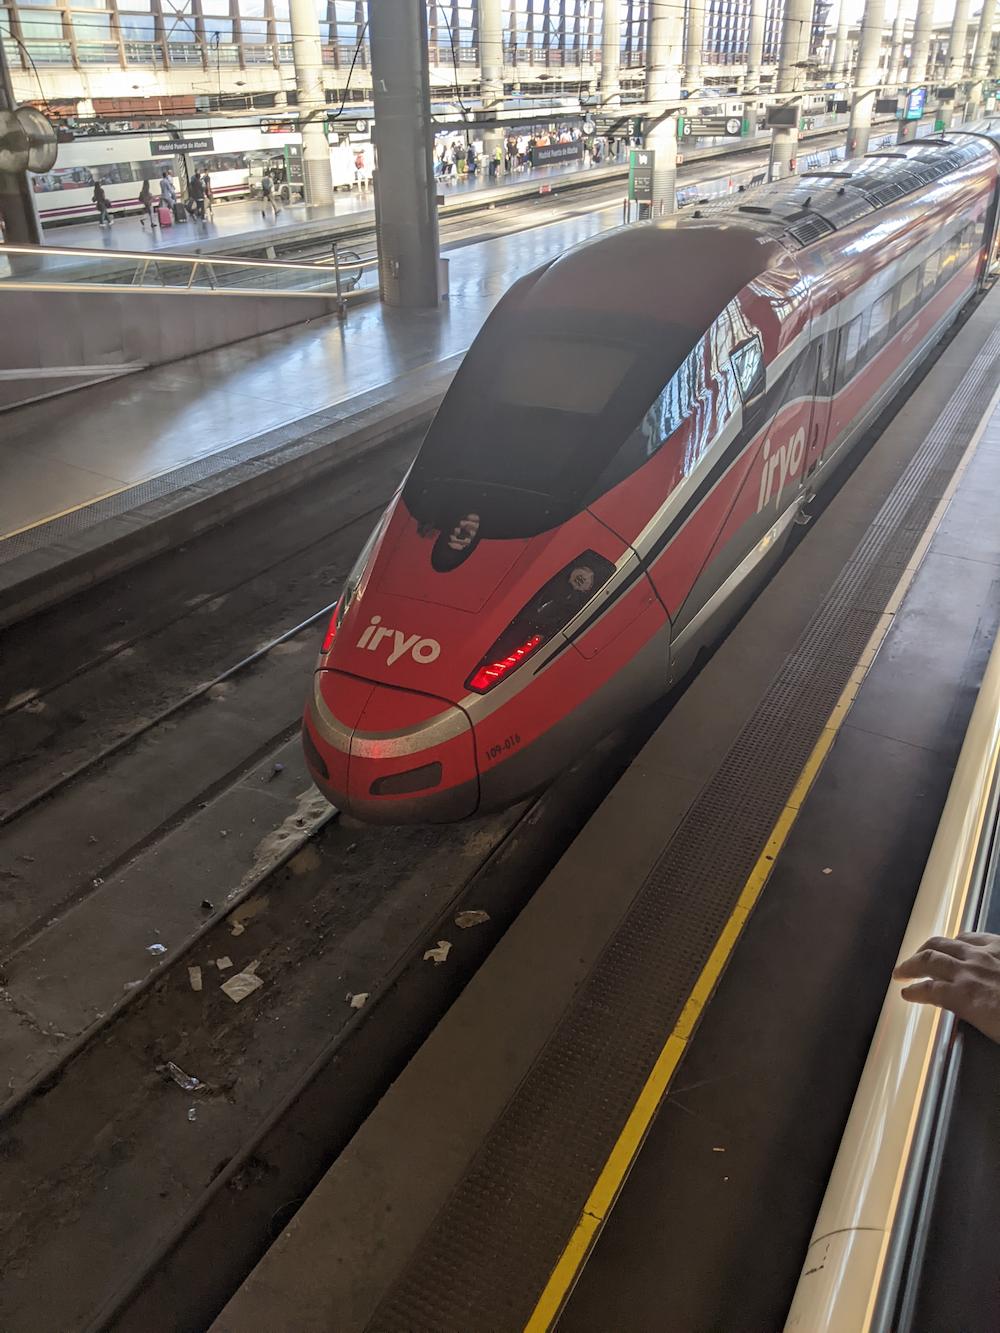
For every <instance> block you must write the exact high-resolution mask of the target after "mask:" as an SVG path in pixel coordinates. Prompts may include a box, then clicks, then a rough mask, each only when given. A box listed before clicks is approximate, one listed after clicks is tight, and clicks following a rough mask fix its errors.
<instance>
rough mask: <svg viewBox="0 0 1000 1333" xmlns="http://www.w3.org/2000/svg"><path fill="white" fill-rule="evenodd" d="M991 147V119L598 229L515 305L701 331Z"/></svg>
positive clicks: (999, 139)
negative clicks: (773, 275)
mask: <svg viewBox="0 0 1000 1333" xmlns="http://www.w3.org/2000/svg"><path fill="white" fill-rule="evenodd" d="M988 145H990V146H989V147H988ZM997 150H1000V119H997V120H992V121H983V122H977V123H976V124H975V125H969V126H963V127H962V128H961V129H960V130H953V131H949V132H948V133H947V134H945V135H941V136H938V137H935V138H933V139H922V140H918V141H917V142H915V143H912V144H900V145H897V146H895V147H893V148H891V149H885V150H883V151H879V152H875V153H869V154H868V155H867V156H866V157H862V158H854V159H851V160H848V161H844V162H838V163H835V164H833V165H832V166H830V167H829V168H825V169H823V170H817V171H807V172H803V173H802V175H801V176H793V177H788V178H786V179H785V180H782V181H774V182H772V183H771V184H768V185H762V186H761V187H759V188H758V189H756V190H754V191H753V193H752V194H749V195H744V196H739V195H737V196H730V197H729V198H728V199H726V200H725V201H723V202H721V203H718V204H713V205H711V206H709V207H707V208H701V209H695V210H694V211H693V212H685V213H684V214H680V215H676V214H675V215H673V216H672V217H668V218H664V219H663V220H661V221H657V222H653V223H650V224H647V225H644V226H638V227H622V228H619V229H616V230H615V231H612V232H605V233H603V234H602V235H600V236H596V237H593V238H592V239H591V240H589V241H584V242H583V243H582V244H580V245H576V246H574V247H573V248H572V249H570V250H568V251H566V253H565V254H563V255H562V256H560V258H559V259H557V260H556V261H555V262H554V263H552V264H549V265H548V266H546V267H545V268H543V269H541V270H540V271H539V272H538V273H537V274H536V275H534V280H533V281H532V282H531V284H530V286H529V287H528V288H527V289H526V290H525V291H524V292H523V294H522V297H521V303H520V308H521V309H522V310H524V311H525V312H531V311H539V312H552V311H560V310H561V311H564V312H574V313H579V314H581V315H584V314H586V315H591V316H597V317H600V316H604V315H607V316H612V315H625V316H635V317H639V318H644V319H647V320H650V321H653V322H662V323H667V322H670V323H677V322H678V320H683V321H684V322H685V323H689V324H690V325H691V326H692V327H698V328H705V327H707V326H708V325H709V324H710V323H711V322H712V320H713V319H715V318H716V317H717V316H718V314H719V312H720V311H722V310H723V309H725V307H726V305H727V304H728V303H729V302H730V301H731V300H732V299H733V298H734V297H735V296H736V295H738V293H739V292H740V291H742V290H743V288H744V287H746V286H747V285H748V284H749V283H751V282H753V280H754V279H755V278H757V277H759V276H760V275H761V274H762V273H764V272H766V271H767V270H769V269H774V268H776V267H779V266H780V264H781V261H782V260H783V259H786V258H787V257H788V254H789V252H790V251H791V252H794V251H796V250H801V249H803V248H804V247H805V246H807V245H809V244H811V243H812V242H814V241H818V240H820V239H822V238H823V237H824V236H829V235H830V234H831V233H833V232H836V231H839V230H840V229H841V228H842V227H846V226H849V225H850V224H851V223H853V222H857V221H859V220H860V219H862V218H864V217H866V216H868V215H870V214H873V213H875V212H877V211H878V210H879V209H881V208H885V207H887V206H888V205H890V204H893V203H896V202H897V201H898V200H901V199H905V198H906V196H907V195H910V194H913V193H915V192H916V191H918V190H921V189H925V188H926V187H927V186H929V185H931V184H933V182H935V181H937V180H940V179H941V178H942V177H944V176H947V175H948V174H949V173H950V172H952V171H954V170H956V169H957V168H958V167H961V166H963V165H965V164H966V163H969V162H973V161H975V160H976V159H981V158H982V157H983V156H984V153H985V152H987V151H989V152H992V151H997ZM740 200H742V201H743V202H740ZM665 292H667V293H669V296H670V300H669V301H668V302H664V299H663V297H664V293H665Z"/></svg>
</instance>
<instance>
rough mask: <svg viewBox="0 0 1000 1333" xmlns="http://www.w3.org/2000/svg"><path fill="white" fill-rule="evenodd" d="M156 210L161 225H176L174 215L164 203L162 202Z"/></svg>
mask: <svg viewBox="0 0 1000 1333" xmlns="http://www.w3.org/2000/svg"><path fill="white" fill-rule="evenodd" d="M156 212H157V216H158V217H159V219H160V226H161V227H172V226H173V225H174V215H173V213H171V211H170V209H169V208H165V207H164V206H163V204H161V205H160V207H159V208H158V209H157V210H156Z"/></svg>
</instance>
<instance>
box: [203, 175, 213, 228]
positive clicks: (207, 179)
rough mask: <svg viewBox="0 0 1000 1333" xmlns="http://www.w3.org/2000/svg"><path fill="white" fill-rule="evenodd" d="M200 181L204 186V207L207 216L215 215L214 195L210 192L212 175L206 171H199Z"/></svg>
mask: <svg viewBox="0 0 1000 1333" xmlns="http://www.w3.org/2000/svg"><path fill="white" fill-rule="evenodd" d="M201 183H202V185H204V187H205V207H206V208H207V209H208V215H209V217H215V195H214V194H213V193H212V177H211V176H210V175H209V174H208V172H207V171H203V172H202V173H201Z"/></svg>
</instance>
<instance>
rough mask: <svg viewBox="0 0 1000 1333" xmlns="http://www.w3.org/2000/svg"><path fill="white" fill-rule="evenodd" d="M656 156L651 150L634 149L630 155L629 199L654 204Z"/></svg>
mask: <svg viewBox="0 0 1000 1333" xmlns="http://www.w3.org/2000/svg"><path fill="white" fill-rule="evenodd" d="M655 165H656V154H655V152H653V151H652V150H651V149H649V148H633V149H632V151H631V152H630V153H629V155H628V197H629V198H630V199H635V200H637V201H638V202H639V203H640V204H651V203H652V202H653V168H654V167H655Z"/></svg>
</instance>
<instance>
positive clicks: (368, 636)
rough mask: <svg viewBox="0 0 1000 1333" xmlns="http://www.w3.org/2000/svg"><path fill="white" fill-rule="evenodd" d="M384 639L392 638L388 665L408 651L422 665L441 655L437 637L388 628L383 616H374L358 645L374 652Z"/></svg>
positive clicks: (434, 660) (435, 659)
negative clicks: (424, 636) (431, 637)
mask: <svg viewBox="0 0 1000 1333" xmlns="http://www.w3.org/2000/svg"><path fill="white" fill-rule="evenodd" d="M383 639H391V640H392V644H391V646H390V648H389V656H388V657H387V658H386V659H385V664H386V666H392V665H393V663H395V662H398V661H399V659H400V658H401V657H405V656H406V654H407V653H409V654H410V656H411V657H412V658H413V660H414V662H419V663H420V665H421V666H426V665H427V664H428V663H429V662H436V661H437V659H438V658H439V657H440V656H441V645H440V644H439V643H438V641H437V639H422V638H421V637H420V635H419V634H404V633H403V631H402V630H401V629H388V628H387V627H386V626H385V625H383V624H382V617H381V616H372V618H371V622H370V624H368V625H367V626H366V627H365V631H364V633H363V634H362V635H361V638H360V639H359V640H358V642H357V647H359V648H367V649H368V651H369V652H370V653H374V652H375V651H376V650H377V649H378V646H379V644H380V643H381V642H382V640H383Z"/></svg>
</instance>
